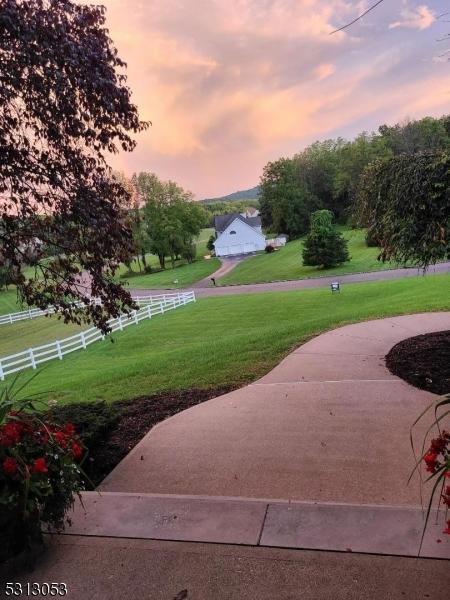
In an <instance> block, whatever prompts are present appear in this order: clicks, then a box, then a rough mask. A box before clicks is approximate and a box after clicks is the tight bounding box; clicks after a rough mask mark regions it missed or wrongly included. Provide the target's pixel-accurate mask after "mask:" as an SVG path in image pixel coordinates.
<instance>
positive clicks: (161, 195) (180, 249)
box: [115, 172, 209, 273]
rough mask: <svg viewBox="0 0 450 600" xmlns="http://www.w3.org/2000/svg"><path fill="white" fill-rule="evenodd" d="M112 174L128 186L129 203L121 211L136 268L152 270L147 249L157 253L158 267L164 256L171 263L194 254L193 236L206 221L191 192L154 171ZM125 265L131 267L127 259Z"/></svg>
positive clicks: (191, 257) (161, 264)
mask: <svg viewBox="0 0 450 600" xmlns="http://www.w3.org/2000/svg"><path fill="white" fill-rule="evenodd" d="M115 177H116V178H118V179H119V180H120V181H121V182H122V185H124V186H125V187H126V188H127V189H128V190H129V198H130V203H129V205H128V206H125V207H124V212H125V213H126V214H127V218H128V222H129V226H130V228H131V231H132V234H133V235H132V238H133V248H134V252H133V254H134V256H135V258H136V260H137V262H138V264H139V268H140V270H141V271H145V272H147V273H150V272H151V271H152V267H151V265H149V264H148V263H147V258H146V254H147V253H151V254H155V255H156V256H157V257H158V260H159V265H160V268H161V269H165V268H166V259H167V258H169V259H170V261H171V264H172V267H174V266H175V261H176V260H178V259H180V258H183V259H185V260H186V261H187V262H188V263H191V262H192V261H193V260H194V259H195V256H196V246H195V243H194V240H195V238H196V237H198V235H199V233H200V231H201V230H202V229H203V228H204V227H207V226H208V223H209V216H208V213H207V211H206V210H205V209H204V207H203V206H201V205H200V204H199V203H198V202H195V201H194V198H193V195H192V193H191V192H188V191H186V190H184V189H183V188H182V187H181V186H179V185H178V184H177V183H175V182H174V181H161V180H160V179H159V178H158V177H157V175H155V174H154V173H146V172H142V173H135V174H134V175H133V176H132V178H131V179H127V178H126V177H125V176H124V175H122V174H119V173H116V174H115ZM125 265H126V266H127V267H128V268H129V269H130V270H131V260H128V261H126V262H125Z"/></svg>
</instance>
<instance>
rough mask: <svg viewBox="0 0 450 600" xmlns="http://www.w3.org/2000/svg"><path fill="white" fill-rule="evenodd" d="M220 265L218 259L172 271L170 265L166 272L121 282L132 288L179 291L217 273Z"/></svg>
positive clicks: (201, 261) (202, 261) (199, 260)
mask: <svg viewBox="0 0 450 600" xmlns="http://www.w3.org/2000/svg"><path fill="white" fill-rule="evenodd" d="M220 264H221V263H220V260H219V259H218V258H211V259H209V260H205V259H197V260H196V261H195V262H193V263H192V264H190V265H188V264H181V265H179V266H177V267H175V269H172V267H171V266H170V263H169V265H168V266H167V269H166V270H165V271H158V272H156V273H147V274H142V275H133V276H132V277H128V278H127V279H126V280H124V279H122V280H121V281H122V283H123V282H124V281H127V282H128V284H129V286H130V288H138V289H139V288H156V289H158V288H163V289H178V288H182V287H189V286H190V285H192V284H193V283H196V282H197V281H200V279H203V277H208V275H211V274H212V273H214V271H217V269H218V268H219V267H220Z"/></svg>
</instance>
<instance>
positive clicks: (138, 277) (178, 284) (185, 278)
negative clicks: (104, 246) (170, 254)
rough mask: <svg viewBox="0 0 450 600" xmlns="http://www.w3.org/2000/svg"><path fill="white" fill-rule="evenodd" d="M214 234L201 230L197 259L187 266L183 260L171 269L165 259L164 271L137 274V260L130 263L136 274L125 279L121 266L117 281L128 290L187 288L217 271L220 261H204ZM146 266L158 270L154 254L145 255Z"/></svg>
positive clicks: (214, 259) (124, 271)
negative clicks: (207, 245) (126, 284)
mask: <svg viewBox="0 0 450 600" xmlns="http://www.w3.org/2000/svg"><path fill="white" fill-rule="evenodd" d="M213 233H214V229H211V228H207V229H202V231H201V233H200V235H199V237H198V239H197V241H196V247H197V258H196V260H195V261H194V262H193V263H191V264H188V263H187V262H186V261H185V260H179V261H176V263H175V268H172V264H171V262H170V259H166V269H165V270H164V271H156V272H155V273H142V274H141V273H139V264H138V261H137V260H134V261H133V262H132V265H131V266H132V269H133V271H135V272H136V274H134V275H131V276H127V277H125V274H126V272H127V268H126V267H125V265H122V266H121V267H120V269H119V271H118V273H117V275H118V276H119V281H120V282H122V283H125V282H127V283H128V284H129V287H130V288H137V289H142V288H144V289H145V288H154V289H160V288H162V289H178V288H182V287H187V286H190V285H192V284H193V283H196V282H197V281H200V279H203V278H204V277H208V275H211V274H212V273H214V271H217V269H218V268H219V267H220V264H221V263H220V261H219V259H217V258H212V259H204V258H203V257H204V256H207V255H209V250H208V249H207V248H206V244H207V242H208V240H209V238H210V236H211V235H212V234H213ZM146 260H147V264H148V265H149V266H151V267H152V268H153V269H159V268H160V266H159V261H158V258H157V257H156V256H155V255H154V254H147V255H146Z"/></svg>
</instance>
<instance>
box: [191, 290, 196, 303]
mask: <svg viewBox="0 0 450 600" xmlns="http://www.w3.org/2000/svg"><path fill="white" fill-rule="evenodd" d="M191 294H192V300H193V301H194V302H197V298H196V297H195V292H191Z"/></svg>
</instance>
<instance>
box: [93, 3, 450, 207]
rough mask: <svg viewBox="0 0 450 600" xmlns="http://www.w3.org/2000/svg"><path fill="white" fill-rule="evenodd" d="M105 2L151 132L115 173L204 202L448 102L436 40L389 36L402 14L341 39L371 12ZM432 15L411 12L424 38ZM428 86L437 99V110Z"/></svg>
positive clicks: (382, 16)
mask: <svg viewBox="0 0 450 600" xmlns="http://www.w3.org/2000/svg"><path fill="white" fill-rule="evenodd" d="M86 1H87V0H86ZM435 1H436V2H438V1H440V0H435ZM103 2H104V3H105V4H106V6H107V8H108V12H107V26H108V27H109V29H110V33H111V36H112V38H113V40H114V42H115V44H116V45H117V47H118V50H119V54H120V55H121V57H123V58H124V60H125V61H126V62H127V63H128V69H127V74H128V83H129V85H130V87H131V89H132V90H133V99H134V101H135V102H136V104H137V105H138V107H139V111H140V115H141V118H143V119H148V120H151V121H152V123H153V125H152V127H151V128H150V129H149V130H147V131H146V132H143V133H141V134H139V135H138V137H137V141H138V146H137V148H136V150H135V151H134V152H133V153H132V154H121V155H120V156H118V157H115V158H113V161H112V162H113V164H114V165H119V166H120V168H121V169H122V170H126V171H128V172H129V173H130V172H133V171H135V170H144V169H145V170H150V171H155V172H158V174H159V175H160V176H161V177H163V178H166V179H169V178H170V179H174V180H177V181H179V183H180V184H181V185H183V186H185V187H187V188H189V189H192V190H193V191H194V192H195V193H196V194H197V195H198V196H199V197H203V196H213V195H222V194H225V193H227V192H228V191H232V190H233V189H242V188H244V187H246V186H249V187H250V186H252V185H254V184H255V183H256V182H257V180H258V178H259V175H260V173H261V171H262V167H263V166H264V164H265V163H266V162H267V161H268V160H273V159H274V158H277V157H278V156H281V155H287V154H290V153H294V152H296V151H298V150H300V149H301V148H302V147H303V146H304V145H305V144H307V143H310V142H311V141H314V140H315V139H317V138H320V137H328V136H331V135H343V136H345V135H351V134H352V133H354V132H357V131H358V130H359V129H363V128H371V127H372V128H373V127H376V126H377V125H378V124H379V121H380V120H381V121H385V120H386V121H387V120H388V119H389V118H391V117H392V118H397V117H396V116H397V115H398V118H401V117H403V116H404V115H405V114H407V113H409V114H410V115H412V116H414V115H415V114H416V112H415V110H414V108H415V107H417V106H419V105H420V106H421V107H423V106H425V108H423V110H425V111H426V106H427V105H428V106H430V110H433V111H438V110H439V108H438V107H439V106H441V104H442V103H443V102H444V100H445V101H447V100H448V97H447V96H445V93H444V90H445V86H448V87H450V69H448V68H447V67H446V66H443V65H439V64H437V63H435V62H432V60H431V58H432V53H433V51H434V50H435V48H434V47H432V46H431V45H430V46H426V45H424V44H425V43H429V44H435V42H434V38H433V39H431V35H430V33H431V32H430V33H428V32H427V31H425V33H424V36H420V38H421V41H420V43H419V42H418V41H417V39H415V38H414V37H413V36H414V32H411V30H410V29H409V28H410V27H412V25H401V26H400V24H398V25H397V24H395V23H392V26H394V27H392V28H393V29H397V30H396V31H395V32H388V31H387V29H386V25H385V24H386V22H389V19H390V20H392V10H391V8H392V7H388V6H385V7H384V8H383V10H381V11H380V12H377V13H376V15H375V14H373V16H371V19H370V20H366V21H365V23H364V24H361V26H359V25H358V26H357V27H353V28H351V29H350V30H347V31H345V32H341V33H339V34H337V35H332V36H331V35H329V33H330V31H332V30H333V29H335V28H336V26H337V25H339V24H343V23H345V22H348V21H349V20H351V19H352V18H354V17H355V16H356V15H357V14H359V13H360V11H361V8H362V7H363V5H364V3H363V2H355V1H353V0H233V1H232V2H230V1H229V0H152V2H151V3H150V2H148V1H144V0H103ZM382 6H383V5H382ZM430 6H431V5H430ZM131 7H132V8H131ZM422 8H425V9H426V10H425V12H424V11H423V10H422ZM407 11H409V12H407ZM411 11H412V12H411ZM426 11H429V12H430V14H434V9H433V7H430V8H427V7H423V6H419V7H417V8H414V9H410V8H408V5H407V4H406V3H405V4H404V10H403V12H402V13H401V20H402V22H406V21H408V22H409V21H411V22H412V21H414V23H416V24H415V25H414V26H415V27H418V25H417V19H419V20H420V19H421V20H420V23H422V25H421V27H422V28H423V27H424V24H425V23H426V22H428V21H426V15H427V14H428V13H427V12H426ZM424 15H425V16H424ZM433 19H434V17H433ZM399 22H400V19H399ZM378 23H381V24H382V26H378V25H377V24H378ZM357 36H358V37H357ZM427 36H429V37H427ZM427 53H428V55H429V57H430V60H429V61H428V62H425V61H424V60H423V59H424V58H425V59H426V57H427ZM444 69H445V70H444ZM438 73H440V76H441V79H440V84H439V86H438V84H437V82H438V81H439V76H438ZM425 82H427V83H426V84H425ZM428 86H434V87H435V88H438V93H437V95H436V98H435V100H433V95H432V92H433V89H434V87H428ZM419 98H422V100H420V101H419ZM413 99H414V102H413ZM410 106H411V109H410V108H409V107H410ZM403 107H404V111H405V112H403ZM380 115H381V116H380Z"/></svg>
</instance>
